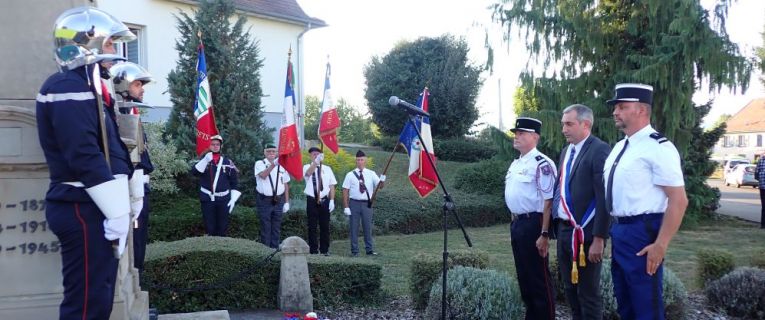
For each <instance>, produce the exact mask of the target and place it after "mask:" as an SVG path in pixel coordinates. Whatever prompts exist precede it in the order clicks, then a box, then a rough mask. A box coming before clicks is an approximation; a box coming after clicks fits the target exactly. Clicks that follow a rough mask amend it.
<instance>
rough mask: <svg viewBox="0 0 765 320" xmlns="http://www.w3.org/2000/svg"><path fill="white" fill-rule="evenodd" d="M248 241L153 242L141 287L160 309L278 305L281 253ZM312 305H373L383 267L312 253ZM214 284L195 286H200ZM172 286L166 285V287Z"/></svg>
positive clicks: (240, 308) (252, 307) (213, 238)
mask: <svg viewBox="0 0 765 320" xmlns="http://www.w3.org/2000/svg"><path fill="white" fill-rule="evenodd" d="M271 252H272V250H271V249H268V248H266V247H265V246H263V245H261V244H259V243H257V242H254V241H250V240H245V239H233V238H222V237H196V238H188V239H184V240H181V241H176V242H159V243H153V244H151V245H149V247H148V250H147V257H146V270H145V272H144V276H143V277H142V282H143V284H142V288H143V289H148V290H149V293H150V295H151V300H152V305H153V306H155V307H157V308H158V310H159V311H160V312H162V313H166V312H195V311H203V310H215V309H230V310H243V309H259V308H271V309H273V308H276V298H277V294H278V286H279V272H280V271H279V269H280V266H279V263H280V262H279V255H278V254H277V255H275V256H274V257H273V260H271V261H268V262H265V260H264V259H265V258H266V257H267V256H268V255H269V254H270V253H271ZM308 271H309V277H310V281H311V292H312V294H313V297H314V300H315V301H314V305H315V306H317V307H331V306H334V305H336V304H339V303H341V302H343V301H347V300H351V299H352V300H354V301H356V302H357V303H359V304H370V303H373V302H374V301H375V299H376V298H377V297H379V296H380V295H381V291H380V279H381V277H382V267H381V266H380V265H379V264H376V263H374V262H371V261H368V260H363V259H350V258H341V257H314V256H309V257H308ZM204 286H207V287H214V288H211V289H210V290H204V291H192V290H188V291H186V290H184V289H193V288H196V287H204ZM168 287H169V288H173V289H167V288H168Z"/></svg>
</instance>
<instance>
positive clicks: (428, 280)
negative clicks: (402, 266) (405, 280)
mask: <svg viewBox="0 0 765 320" xmlns="http://www.w3.org/2000/svg"><path fill="white" fill-rule="evenodd" d="M447 263H448V265H449V268H452V267H454V266H466V267H474V268H479V269H485V268H486V266H487V265H488V264H489V255H488V253H486V252H484V251H480V250H470V251H468V250H457V251H454V252H450V253H449V259H448V260H447ZM442 265H443V258H442V257H440V256H435V255H428V254H424V253H421V254H419V255H417V256H415V257H414V258H413V259H412V275H411V279H410V281H409V288H410V291H411V293H412V303H413V304H414V307H415V308H416V309H419V310H423V309H425V307H427V305H428V296H429V295H430V289H431V287H433V282H434V281H436V279H437V278H438V277H439V276H441V271H442V269H441V267H442Z"/></svg>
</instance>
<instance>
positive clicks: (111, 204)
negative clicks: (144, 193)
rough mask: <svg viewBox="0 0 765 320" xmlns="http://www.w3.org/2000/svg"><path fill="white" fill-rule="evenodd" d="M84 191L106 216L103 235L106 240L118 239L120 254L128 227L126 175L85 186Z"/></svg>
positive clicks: (128, 193) (128, 200) (128, 192)
mask: <svg viewBox="0 0 765 320" xmlns="http://www.w3.org/2000/svg"><path fill="white" fill-rule="evenodd" d="M141 188H143V186H141ZM85 192H87V193H88V195H89V196H90V198H91V199H93V202H94V203H95V204H96V206H97V207H98V209H99V210H101V212H102V213H103V214H104V216H105V217H106V219H105V220H104V237H105V238H106V240H110V241H113V240H118V241H119V245H118V247H117V254H118V255H120V256H121V255H122V253H123V252H124V251H125V244H126V240H127V235H128V230H129V228H130V211H131V210H130V186H129V183H128V177H127V175H124V174H118V175H116V176H114V180H109V181H106V182H104V183H101V184H98V185H95V186H92V187H90V188H86V189H85Z"/></svg>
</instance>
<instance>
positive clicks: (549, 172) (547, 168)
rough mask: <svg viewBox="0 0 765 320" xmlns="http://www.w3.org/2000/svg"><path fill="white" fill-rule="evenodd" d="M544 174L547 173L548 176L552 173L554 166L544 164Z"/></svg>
mask: <svg viewBox="0 0 765 320" xmlns="http://www.w3.org/2000/svg"><path fill="white" fill-rule="evenodd" d="M542 174H543V175H546V176H549V175H551V174H552V167H550V166H549V165H544V166H542Z"/></svg>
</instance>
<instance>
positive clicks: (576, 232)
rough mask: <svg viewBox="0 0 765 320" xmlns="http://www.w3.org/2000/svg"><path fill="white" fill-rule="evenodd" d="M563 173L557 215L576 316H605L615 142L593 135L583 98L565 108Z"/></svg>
mask: <svg viewBox="0 0 765 320" xmlns="http://www.w3.org/2000/svg"><path fill="white" fill-rule="evenodd" d="M561 124H562V131H563V135H564V136H565V137H566V141H568V143H569V144H568V145H566V146H565V147H564V148H563V150H562V151H561V154H560V161H559V162H558V163H560V170H559V172H560V173H561V174H560V176H559V178H558V182H557V183H556V185H555V196H554V200H553V210H552V212H553V216H554V217H555V219H556V224H557V235H558V266H559V268H560V269H559V270H560V274H561V276H562V279H563V283H564V288H565V292H566V300H568V303H569V305H570V306H571V309H572V310H571V314H572V318H573V319H574V320H578V319H602V317H603V301H602V299H601V296H600V288H599V287H600V269H601V265H602V263H601V262H602V260H603V250H604V247H605V242H606V239H607V238H608V232H609V228H610V220H611V217H610V215H609V213H608V212H606V209H605V191H604V186H603V164H604V163H605V161H606V158H607V157H608V154H609V152H610V151H611V147H609V146H608V144H607V143H605V142H603V141H602V140H600V139H598V138H597V137H595V136H593V135H591V130H592V125H593V114H592V110H591V109H590V108H589V107H587V106H585V105H581V104H574V105H571V106H568V107H566V108H565V109H563V117H562V119H561Z"/></svg>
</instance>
